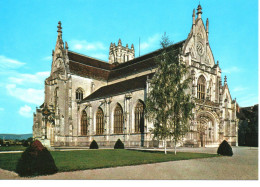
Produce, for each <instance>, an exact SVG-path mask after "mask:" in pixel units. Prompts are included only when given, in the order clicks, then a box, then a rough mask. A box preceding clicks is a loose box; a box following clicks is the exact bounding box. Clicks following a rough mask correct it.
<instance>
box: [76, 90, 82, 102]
mask: <svg viewBox="0 0 260 187" xmlns="http://www.w3.org/2000/svg"><path fill="white" fill-rule="evenodd" d="M82 99H83V90H82V89H81V88H78V89H77V90H76V100H82Z"/></svg>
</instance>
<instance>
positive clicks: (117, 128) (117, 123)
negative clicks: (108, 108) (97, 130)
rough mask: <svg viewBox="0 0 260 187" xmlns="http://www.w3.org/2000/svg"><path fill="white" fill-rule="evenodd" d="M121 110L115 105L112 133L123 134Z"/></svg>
mask: <svg viewBox="0 0 260 187" xmlns="http://www.w3.org/2000/svg"><path fill="white" fill-rule="evenodd" d="M123 124H124V118H123V109H122V107H121V106H120V105H119V104H117V105H116V108H115V111H114V133H123Z"/></svg>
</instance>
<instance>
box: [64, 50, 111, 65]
mask: <svg viewBox="0 0 260 187" xmlns="http://www.w3.org/2000/svg"><path fill="white" fill-rule="evenodd" d="M68 51H69V52H71V53H74V54H77V55H80V56H84V57H87V58H91V59H94V60H98V61H100V62H103V63H106V64H109V63H108V62H106V61H104V60H101V59H99V58H94V57H91V56H87V55H84V54H81V53H77V52H75V51H71V50H68Z"/></svg>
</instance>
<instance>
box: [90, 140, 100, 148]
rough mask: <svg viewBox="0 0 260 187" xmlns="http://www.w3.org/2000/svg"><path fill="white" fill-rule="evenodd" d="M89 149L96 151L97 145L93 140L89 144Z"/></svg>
mask: <svg viewBox="0 0 260 187" xmlns="http://www.w3.org/2000/svg"><path fill="white" fill-rule="evenodd" d="M89 149H98V144H97V142H96V141H95V140H93V141H92V142H91V144H90V146H89Z"/></svg>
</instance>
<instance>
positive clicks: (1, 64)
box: [0, 55, 25, 70]
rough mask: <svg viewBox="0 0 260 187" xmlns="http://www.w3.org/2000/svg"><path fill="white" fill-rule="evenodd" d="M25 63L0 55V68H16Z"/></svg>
mask: <svg viewBox="0 0 260 187" xmlns="http://www.w3.org/2000/svg"><path fill="white" fill-rule="evenodd" d="M24 64H25V63H23V62H20V61H18V60H14V59H11V58H7V57H5V56H3V55H0V69H1V70H2V69H16V68H19V67H21V66H23V65H24Z"/></svg>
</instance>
